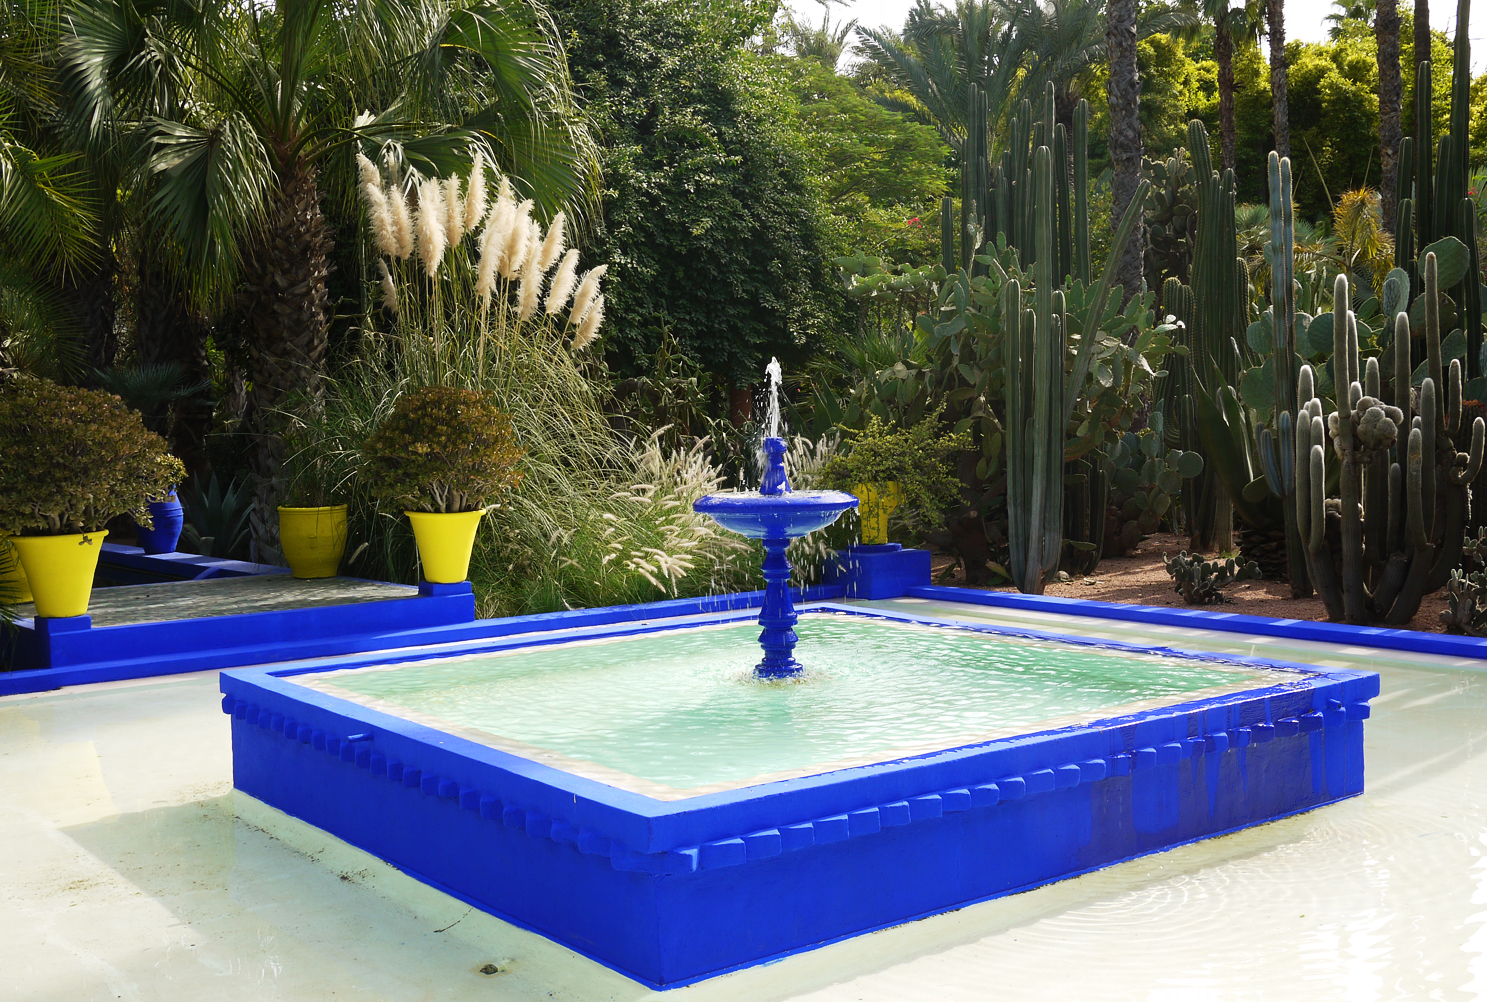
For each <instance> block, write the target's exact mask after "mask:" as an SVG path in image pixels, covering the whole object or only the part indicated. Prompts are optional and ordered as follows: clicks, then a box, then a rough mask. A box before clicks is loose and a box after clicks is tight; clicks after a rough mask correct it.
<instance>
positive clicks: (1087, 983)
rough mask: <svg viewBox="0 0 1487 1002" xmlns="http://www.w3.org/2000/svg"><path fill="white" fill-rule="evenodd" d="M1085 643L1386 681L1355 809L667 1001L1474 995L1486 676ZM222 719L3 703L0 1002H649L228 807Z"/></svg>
mask: <svg viewBox="0 0 1487 1002" xmlns="http://www.w3.org/2000/svg"><path fill="white" fill-rule="evenodd" d="M883 604H888V605H894V606H897V607H900V608H904V609H905V610H908V609H909V608H911V607H912V606H913V605H914V604H916V603H912V602H910V603H898V602H895V603H883ZM920 605H921V609H922V608H923V605H922V604H920ZM924 611H929V610H928V609H924ZM934 611H935V613H936V614H948V615H952V616H958V617H961V618H967V619H971V618H976V619H981V620H983V621H984V620H988V619H989V620H992V621H1005V622H1014V621H1015V622H1017V623H1019V624H1021V625H1036V626H1039V627H1041V628H1049V629H1053V628H1058V629H1065V630H1070V631H1072V630H1083V629H1085V628H1088V627H1093V626H1095V625H1096V624H1095V623H1094V622H1092V621H1087V620H1086V621H1078V620H1062V621H1059V622H1058V623H1057V624H1056V625H1055V624H1054V622H1053V621H1046V622H1045V621H1038V622H1033V618H1034V617H1028V616H1027V615H1025V614H1018V615H1017V616H1016V617H1015V620H1014V618H1013V617H1011V616H1009V615H1008V614H1006V613H1005V612H1001V611H998V610H991V609H974V608H972V607H967V606H944V605H937V606H936V607H935V608H934ZM1098 625H1100V626H1101V627H1108V628H1109V630H1110V632H1111V634H1112V635H1115V636H1118V637H1120V638H1122V639H1131V640H1145V641H1148V642H1150V641H1153V640H1157V641H1159V642H1162V643H1166V644H1169V645H1172V646H1190V647H1193V648H1197V649H1208V650H1223V651H1232V652H1235V653H1250V652H1254V653H1263V654H1266V655H1269V656H1271V657H1279V658H1286V659H1294V660H1311V661H1316V662H1323V663H1327V664H1331V665H1337V666H1343V667H1350V666H1360V665H1362V666H1366V667H1371V668H1373V669H1375V670H1378V671H1379V672H1380V673H1381V674H1382V675H1383V694H1382V696H1380V698H1379V699H1378V700H1376V701H1375V704H1374V705H1375V710H1374V715H1373V718H1372V719H1371V720H1370V721H1369V722H1368V725H1367V728H1368V729H1367V734H1368V792H1367V793H1366V794H1365V795H1364V796H1362V797H1358V798H1355V799H1353V800H1351V801H1348V802H1346V803H1344V804H1339V805H1334V806H1332V807H1328V808H1325V809H1323V810H1320V811H1316V812H1313V813H1311V814H1307V815H1302V816H1299V817H1295V818H1290V819H1286V820H1284V821H1280V822H1276V823H1274V824H1270V825H1265V826H1262V827H1260V828H1254V829H1250V830H1247V831H1244V832H1240V833H1238V834H1235V835H1231V836H1227V837H1225V838H1220V839H1214V840H1210V841H1208V842H1204V843H1200V844H1197V845H1192V846H1186V847H1183V848H1180V849H1177V850H1174V851H1172V852H1168V853H1163V854H1159V855H1155V856H1150V857H1146V858H1144V859H1139V860H1135V861H1132V862H1129V863H1125V864H1121V865H1119V866H1115V867H1111V868H1109V869H1106V870H1103V871H1100V872H1098V873H1095V874H1090V875H1087V876H1084V877H1080V878H1078V879H1075V880H1070V881H1065V882H1063V883H1060V884H1055V885H1052V886H1049V887H1044V888H1040V889H1038V890H1035V891H1031V892H1029V893H1026V894H1020V895H1015V896H1013V897H1009V898H1004V899H1001V900H998V901H992V902H986V903H983V904H979V905H974V906H971V907H968V908H965V909H962V910H960V911H958V912H954V913H951V914H948V915H941V916H937V917H934V918H931V919H927V920H925V921H922V922H916V923H912V924H910V925H906V926H901V927H898V928H896V929H890V930H887V931H885V932H881V933H877V934H874V935H870V936H862V937H858V938H856V939H854V940H850V941H848V942H845V943H840V944H836V945H834V946H830V947H826V948H824V949H820V950H816V951H813V952H811V953H807V954H802V955H799V956H795V957H791V958H787V959H786V960H783V961H781V962H779V963H775V964H771V965H769V966H765V967H758V968H753V969H751V970H748V971H744V972H740V973H738V974H734V975H729V976H726V977H722V978H717V979H714V980H713V981H710V982H706V983H704V984H701V985H697V986H694V987H692V988H686V989H681V990H679V991H676V992H669V993H666V994H667V995H668V996H670V997H672V998H675V999H679V1000H688V999H699V1000H715V999H717V1000H723V999H727V1000H734V999H747V1000H753V999H760V1000H766V999H811V1000H821V1002H826V1000H831V1002H847V1000H872V1002H892V1000H903V999H925V1000H934V1002H942V1000H961V999H965V1000H970V999H976V1000H982V999H990V998H996V999H1144V1000H1163V1002H1165V1000H1184V1002H1186V1000H1202V999H1234V1000H1241V999H1243V1000H1247V999H1285V1000H1290V999H1306V1000H1307V1002H1317V1000H1324V999H1339V1000H1349V1002H1352V1000H1371V999H1396V998H1405V999H1456V998H1473V997H1477V996H1478V995H1479V994H1482V993H1487V978H1484V977H1483V974H1484V972H1487V928H1484V920H1487V881H1484V873H1487V868H1484V865H1483V862H1482V851H1483V849H1484V846H1487V806H1484V799H1487V761H1484V759H1483V757H1482V755H1481V751H1482V749H1483V748H1484V747H1487V671H1484V670H1483V669H1487V663H1481V664H1480V667H1478V666H1477V663H1468V662H1448V661H1446V660H1444V659H1437V658H1428V657H1407V656H1393V655H1390V656H1387V657H1385V658H1381V659H1374V658H1371V657H1370V658H1369V659H1368V660H1367V661H1366V662H1364V661H1361V660H1360V659H1359V658H1358V657H1357V656H1356V655H1357V653H1361V652H1355V651H1339V650H1335V649H1334V650H1322V649H1319V648H1317V647H1316V646H1314V645H1304V644H1286V643H1281V642H1278V641H1274V640H1269V639H1264V638H1243V637H1238V636H1235V635H1224V634H1204V633H1200V632H1197V631H1191V630H1154V629H1152V628H1149V627H1141V626H1138V625H1135V624H1111V623H1100V624H1098ZM219 699H220V697H219V694H218V692H217V685H216V673H215V672H205V673H200V674H195V675H184V676H175V677H171V678H165V679H160V680H144V681H139V682H132V683H111V684H107V685H100V686H85V687H79V688H76V689H70V690H62V691H59V692H54V693H44V694H39V695H35V696H18V697H6V698H4V699H0V860H3V864H0V999H5V1000H10V999H25V1000H46V1002H86V1000H93V999H100V1000H101V999H139V1000H169V1002H177V1000H179V1002H185V1000H191V1002H197V1000H210V1002H217V1000H223V1002H235V1000H255V1002H256V1000H296V1002H298V1000H304V1002H312V1000H313V1002H321V1000H327V999H358V1000H384V999H385V1000H398V1002H402V1000H410V1002H411V1000H443V999H450V1000H454V999H460V1000H465V999H498V1000H506V999H511V1000H516V999H521V1000H527V999H548V998H552V999H572V1000H584V1002H588V1000H601V999H618V1000H631V999H639V998H644V997H648V996H650V995H651V994H652V993H650V992H648V991H647V990H646V989H644V988H642V987H640V986H638V985H636V984H634V983H633V982H630V981H628V980H627V979H625V978H624V977H622V976H620V975H618V974H615V973H613V972H611V971H609V970H607V969H606V968H604V967H602V966H600V965H598V964H595V963H593V962H591V961H588V960H586V959H584V958H582V957H579V956H577V955H575V954H573V953H572V952H571V951H569V950H567V949H565V948H563V947H560V946H557V945H555V944H553V943H551V942H549V941H547V940H545V939H543V938H542V937H540V936H537V935H535V934H532V933H529V932H526V931H524V930H521V929H518V928H515V927H513V926H511V925H509V924H507V923H505V922H502V921H500V920H498V919H495V918H493V917H491V916H488V915H486V914H484V913H482V912H479V911H475V910H472V909H471V908H469V907H468V906H467V905H464V904H462V903H460V902H458V901H456V900H454V899H452V898H448V897H446V896H444V895H442V894H440V893H438V892H436V891H433V890H431V889H428V888H426V887H424V886H423V885H421V884H419V883H417V882H416V881H414V880H412V879H411V878H408V877H406V876H404V875H403V874H401V873H399V872H398V871H397V870H395V869H393V868H392V867H390V866H387V865H386V864H383V863H381V862H380V861H378V860H376V859H374V858H372V857H370V856H367V855H366V854H364V853H362V852H360V851H358V850H355V849H352V848H351V847H349V846H346V845H345V844H343V843H340V842H339V841H338V840H336V839H334V838H332V837H331V836H328V835H325V834H323V833H321V832H319V831H317V830H316V829H313V828H310V827H309V826H307V825H304V824H302V823H300V822H298V821H296V820H294V819H291V818H288V817H287V816H285V815H282V814H280V813H278V812H276V811H274V810H272V809H270V808H267V807H265V806H263V805H261V804H258V803H256V802H254V801H252V800H250V799H249V798H246V797H243V796H241V795H238V794H234V792H233V791H232V781H231V775H232V773H231V755H230V749H229V745H228V727H227V720H226V718H225V717H223V716H222V714H221V712H220V710H219V706H218V702H219ZM482 968H487V969H495V970H498V972H499V973H495V974H483V973H481V969H482Z"/></svg>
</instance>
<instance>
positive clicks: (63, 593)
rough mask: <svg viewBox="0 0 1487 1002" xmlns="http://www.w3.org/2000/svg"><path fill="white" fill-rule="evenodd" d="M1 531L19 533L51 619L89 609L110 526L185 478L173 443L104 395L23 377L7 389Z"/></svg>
mask: <svg viewBox="0 0 1487 1002" xmlns="http://www.w3.org/2000/svg"><path fill="white" fill-rule="evenodd" d="M0 451H3V453H4V455H5V462H4V463H3V464H0V532H8V533H10V534H11V539H10V541H11V543H12V544H13V545H14V546H15V549H16V550H17V551H18V552H19V554H20V558H21V565H22V567H23V569H24V570H25V573H26V578H27V579H28V581H29V583H30V586H31V591H32V593H33V594H34V596H35V601H36V612H37V615H39V616H45V617H66V616H81V615H83V614H85V613H86V612H87V611H88V599H89V597H90V596H91V594H92V589H93V573H94V571H95V570H96V569H97V567H98V556H99V553H100V552H101V551H102V546H103V538H104V537H105V536H106V535H108V533H107V532H106V531H104V529H103V525H104V523H105V522H107V521H108V520H109V519H110V518H113V517H114V516H115V515H122V514H126V513H129V514H133V515H134V518H135V520H136V521H138V522H139V523H140V524H141V525H143V526H146V527H150V526H151V525H152V521H151V519H150V514H149V509H148V508H147V507H146V504H147V502H148V501H149V499H150V498H151V497H160V496H163V495H164V494H166V493H167V492H168V491H169V490H170V485H171V484H174V483H178V482H179V481H180V480H181V478H182V477H184V476H185V473H186V471H185V468H184V467H183V466H182V465H181V462H180V460H178V459H176V458H175V457H174V456H172V455H170V454H169V453H168V452H166V446H165V440H164V439H163V438H161V437H160V436H159V435H157V434H155V433H154V432H152V431H149V430H147V429H146V428H145V426H144V423H143V421H141V420H140V416H139V414H138V413H137V412H135V411H132V410H130V409H129V408H128V407H126V406H125V405H124V403H123V402H122V401H121V400H119V398H118V397H114V396H111V395H109V394H107V393H104V392H102V391H100V390H85V389H81V388H78V387H71V386H58V385H57V384H55V383H51V382H47V381H46V380H42V379H17V380H14V381H12V382H11V383H9V384H7V385H6V386H5V387H4V388H3V389H0Z"/></svg>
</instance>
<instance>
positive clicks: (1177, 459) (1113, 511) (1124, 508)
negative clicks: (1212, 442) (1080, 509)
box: [1105, 410, 1203, 557]
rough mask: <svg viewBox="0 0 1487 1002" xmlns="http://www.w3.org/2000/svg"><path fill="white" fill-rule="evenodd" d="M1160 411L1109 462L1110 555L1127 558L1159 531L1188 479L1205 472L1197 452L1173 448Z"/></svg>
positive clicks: (1125, 439)
mask: <svg viewBox="0 0 1487 1002" xmlns="http://www.w3.org/2000/svg"><path fill="white" fill-rule="evenodd" d="M1163 430H1164V421H1163V419H1162V412H1161V411H1160V410H1158V411H1156V412H1154V413H1153V414H1152V416H1151V424H1150V425H1149V426H1148V427H1147V428H1146V429H1145V430H1143V431H1141V432H1139V433H1137V432H1127V433H1126V435H1125V436H1124V437H1123V438H1122V439H1121V441H1120V443H1119V444H1118V445H1117V446H1116V447H1115V449H1114V450H1113V454H1112V455H1111V457H1110V463H1111V466H1112V467H1113V469H1114V474H1113V476H1112V478H1111V487H1110V505H1109V507H1108V508H1107V509H1106V512H1107V514H1106V518H1105V555H1106V556H1109V557H1122V556H1125V555H1126V554H1128V553H1132V552H1134V551H1135V549H1136V547H1137V546H1139V545H1140V543H1141V541H1142V540H1143V539H1144V538H1145V537H1147V536H1149V535H1151V534H1152V533H1153V532H1156V531H1157V529H1158V528H1159V527H1160V526H1161V523H1162V519H1164V518H1165V517H1166V516H1167V513H1168V512H1169V511H1170V510H1171V508H1172V500H1173V498H1174V497H1175V496H1176V495H1177V494H1178V493H1179V492H1180V491H1181V490H1182V482H1183V481H1184V480H1187V479H1190V478H1192V477H1196V476H1197V475H1198V474H1200V473H1202V472H1203V457H1202V456H1200V455H1199V454H1198V453H1196V452H1183V451H1182V450H1181V449H1168V448H1166V446H1165V444H1164V442H1163V438H1164V435H1163Z"/></svg>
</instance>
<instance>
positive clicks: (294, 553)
mask: <svg viewBox="0 0 1487 1002" xmlns="http://www.w3.org/2000/svg"><path fill="white" fill-rule="evenodd" d="M333 453H334V450H333V449H331V448H329V447H328V445H327V443H325V442H323V441H320V440H319V437H318V436H317V435H316V434H315V431H314V429H312V428H309V427H307V426H306V425H304V424H303V423H302V422H298V421H296V422H295V423H294V425H293V430H292V431H291V432H290V433H289V434H288V435H286V436H285V438H284V463H283V465H282V466H281V467H280V474H281V475H282V476H283V477H284V478H285V481H286V487H287V489H286V492H285V496H286V497H287V499H288V501H289V503H288V504H282V505H280V506H279V550H280V552H281V553H282V554H283V556H284V560H285V562H286V563H288V564H289V572H290V573H291V574H293V575H294V576H295V577H297V578H331V577H335V576H336V572H337V571H339V570H340V569H341V558H342V557H343V556H344V555H345V553H346V536H347V522H346V506H345V505H344V504H338V503H337V502H336V500H335V492H336V487H337V477H336V470H335V468H334V464H333Z"/></svg>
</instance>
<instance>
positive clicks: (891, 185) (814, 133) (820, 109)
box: [785, 59, 951, 265]
mask: <svg viewBox="0 0 1487 1002" xmlns="http://www.w3.org/2000/svg"><path fill="white" fill-rule="evenodd" d="M785 69H786V70H787V71H788V72H789V74H790V78H791V80H792V90H793V92H794V94H795V97H796V99H797V100H798V101H799V102H800V113H799V123H800V128H801V134H802V136H803V137H804V141H805V144H806V146H807V147H808V148H809V149H810V150H811V151H812V153H814V154H815V157H816V161H817V165H818V167H817V170H818V171H819V173H820V183H821V189H822V194H823V195H824V196H825V205H826V207H827V213H828V218H829V226H830V230H831V234H832V242H833V244H834V250H835V251H836V252H837V253H842V254H847V253H854V252H862V253H867V254H873V255H881V256H885V257H888V258H890V259H892V260H894V261H901V262H906V263H909V264H914V265H920V264H928V263H930V261H932V260H934V259H936V258H937V257H938V254H939V232H938V229H937V227H936V226H935V223H934V220H935V218H936V215H937V213H938V211H939V199H940V197H941V196H942V195H943V194H944V193H945V190H946V187H947V185H948V183H949V181H950V177H951V174H950V171H949V169H948V167H947V161H948V157H949V153H950V151H949V150H948V149H947V148H946V147H945V145H944V144H943V143H942V142H940V139H939V137H938V136H937V135H936V133H935V130H934V129H933V128H931V127H930V126H927V125H922V124H920V123H918V122H915V121H911V120H910V119H909V117H908V116H907V115H905V114H903V113H901V112H896V111H890V110H888V109H887V108H885V107H883V106H882V105H881V104H879V103H878V102H877V101H874V100H873V99H872V98H871V97H870V96H869V95H868V94H866V93H864V91H863V90H862V88H861V87H859V86H858V85H857V84H856V82H855V81H853V80H852V79H851V78H848V77H843V76H838V75H837V74H836V73H834V72H832V71H831V70H829V69H827V68H826V67H824V66H823V65H821V64H820V63H819V62H816V61H814V60H808V59H797V60H790V61H788V62H787V63H786V64H785ZM926 219H928V220H929V223H928V224H926V223H925V222H924V220H926Z"/></svg>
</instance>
